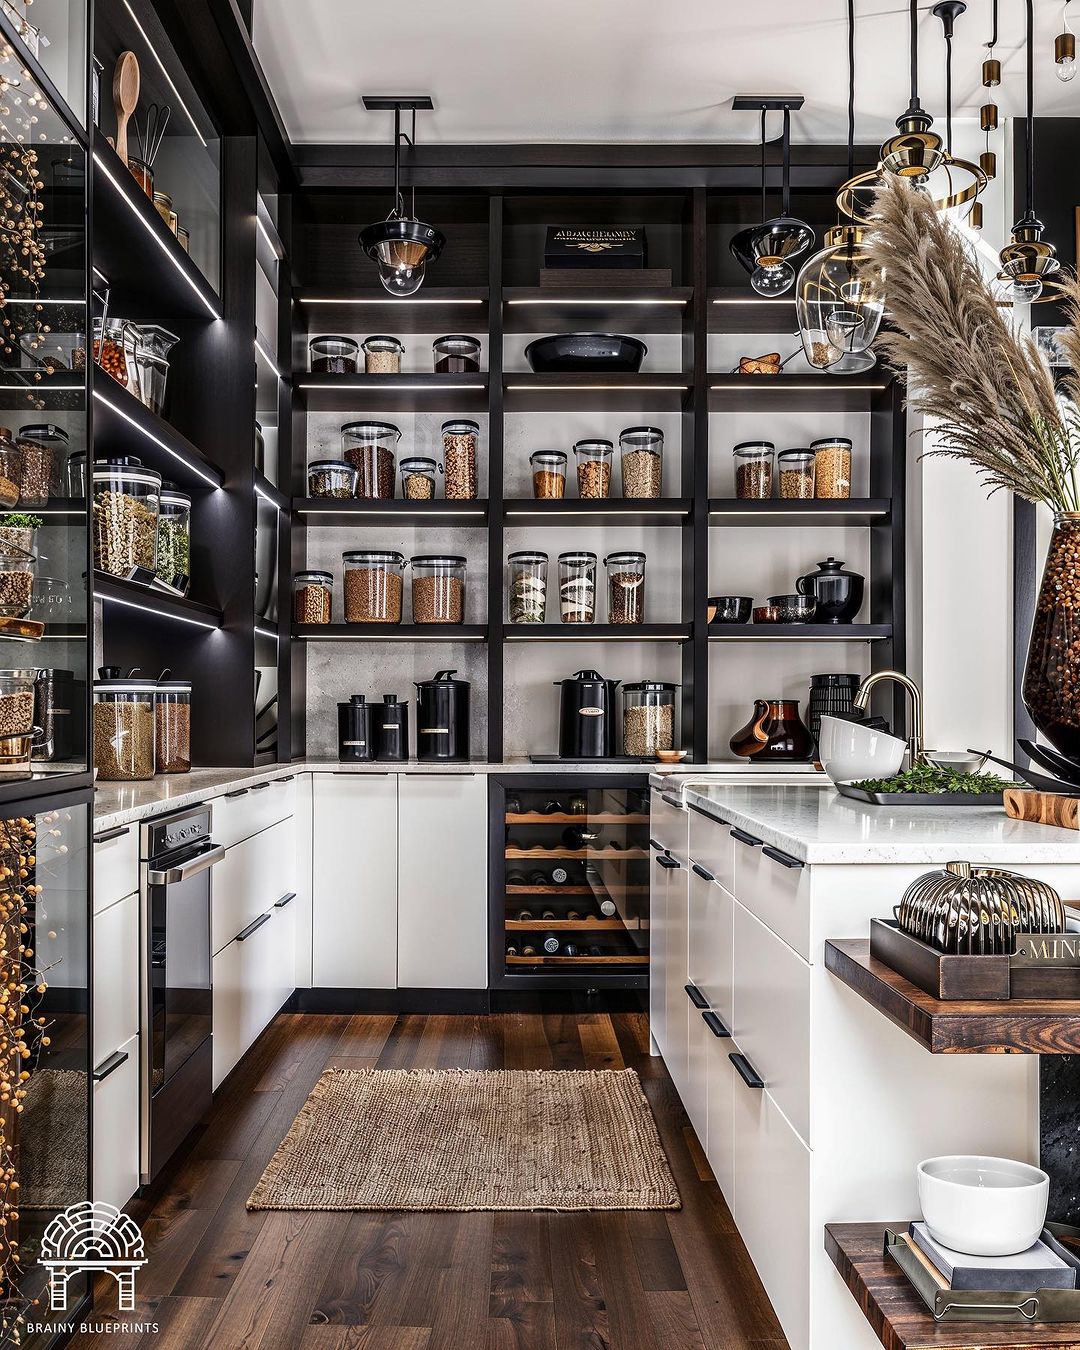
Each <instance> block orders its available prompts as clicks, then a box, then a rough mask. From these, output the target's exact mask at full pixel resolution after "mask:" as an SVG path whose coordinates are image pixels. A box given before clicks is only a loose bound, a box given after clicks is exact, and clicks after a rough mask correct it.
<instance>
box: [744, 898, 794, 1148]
mask: <svg viewBox="0 0 1080 1350" xmlns="http://www.w3.org/2000/svg"><path fill="white" fill-rule="evenodd" d="M734 951H735V1014H734V1021H733V1023H732V1026H731V1032H732V1035H733V1036H734V1037H735V1040H736V1041H737V1043H738V1046H739V1049H740V1050H741V1051H742V1052H743V1053H744V1054H745V1055H746V1057H747V1059H749V1060H750V1062H751V1063H752V1064H753V1066H754V1068H755V1069H757V1071H758V1073H759V1074H760V1075H761V1077H762V1078H764V1080H765V1083H766V1086H767V1087H768V1089H769V1092H770V1093H771V1094H772V1096H773V1097H774V1098H775V1099H776V1102H777V1104H778V1105H779V1107H780V1109H781V1110H782V1111H783V1112H784V1114H785V1115H786V1116H787V1118H788V1120H790V1121H791V1123H792V1125H794V1127H795V1129H796V1130H797V1131H798V1132H799V1134H800V1135H801V1136H802V1138H803V1139H805V1140H806V1142H807V1143H809V1144H811V1145H812V1144H813V1140H811V1138H810V967H809V966H808V965H807V964H806V962H805V961H804V960H803V959H802V957H800V956H797V955H796V953H795V952H793V951H792V950H791V948H790V947H787V946H785V945H784V943H782V942H781V941H780V939H779V938H778V937H777V936H776V934H775V933H773V932H771V931H770V930H769V929H768V928H766V927H765V925H764V924H763V923H761V922H760V921H759V920H758V919H755V918H754V916H753V915H752V914H750V913H749V912H748V911H747V910H745V909H744V908H743V907H742V905H741V904H736V905H735V944H734Z"/></svg>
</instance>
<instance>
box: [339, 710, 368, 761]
mask: <svg viewBox="0 0 1080 1350" xmlns="http://www.w3.org/2000/svg"><path fill="white" fill-rule="evenodd" d="M371 713H372V709H371V705H370V704H369V703H368V702H367V700H366V699H365V698H364V696H363V694H353V696H352V697H351V698H350V699H349V701H348V703H339V704H338V705H337V724H338V759H341V760H364V759H374V758H375V754H374V751H375V746H374V743H373V741H372V735H371Z"/></svg>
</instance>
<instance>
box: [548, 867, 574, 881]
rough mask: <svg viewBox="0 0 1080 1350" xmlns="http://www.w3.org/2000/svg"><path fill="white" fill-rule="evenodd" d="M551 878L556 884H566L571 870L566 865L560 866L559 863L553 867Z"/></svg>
mask: <svg viewBox="0 0 1080 1350" xmlns="http://www.w3.org/2000/svg"><path fill="white" fill-rule="evenodd" d="M551 880H552V883H553V884H554V885H556V886H565V885H566V883H567V882H568V881H569V880H570V871H569V869H568V868H566V867H559V866H558V864H556V866H554V867H553V868H552V869H551Z"/></svg>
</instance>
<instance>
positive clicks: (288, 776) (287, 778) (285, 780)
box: [274, 773, 296, 783]
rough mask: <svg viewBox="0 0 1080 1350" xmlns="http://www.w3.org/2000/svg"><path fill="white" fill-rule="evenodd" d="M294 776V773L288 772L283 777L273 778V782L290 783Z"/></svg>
mask: <svg viewBox="0 0 1080 1350" xmlns="http://www.w3.org/2000/svg"><path fill="white" fill-rule="evenodd" d="M295 777H296V774H294V773H290V774H286V775H285V777H284V778H275V779H274V782H275V783H291V782H292V781H293V779H294V778H295Z"/></svg>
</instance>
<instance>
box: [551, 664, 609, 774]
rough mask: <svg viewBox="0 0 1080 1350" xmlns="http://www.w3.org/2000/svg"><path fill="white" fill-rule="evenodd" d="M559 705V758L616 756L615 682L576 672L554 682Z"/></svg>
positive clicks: (585, 671)
mask: <svg viewBox="0 0 1080 1350" xmlns="http://www.w3.org/2000/svg"><path fill="white" fill-rule="evenodd" d="M555 683H556V685H558V686H559V688H560V690H561V691H562V693H561V699H560V704H559V758H560V759H611V758H612V757H613V756H614V755H616V754H617V753H618V751H617V748H616V747H617V745H618V731H617V714H616V697H615V691H616V688H617V686H618V683H619V681H618V680H605V679H604V677H603V676H602V675H600V674H598V673H597V672H596V671H595V670H579V671H578V672H577V673H576V674H574V675H571V676H570V677H569V678H568V679H565V680H556V681H555Z"/></svg>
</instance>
